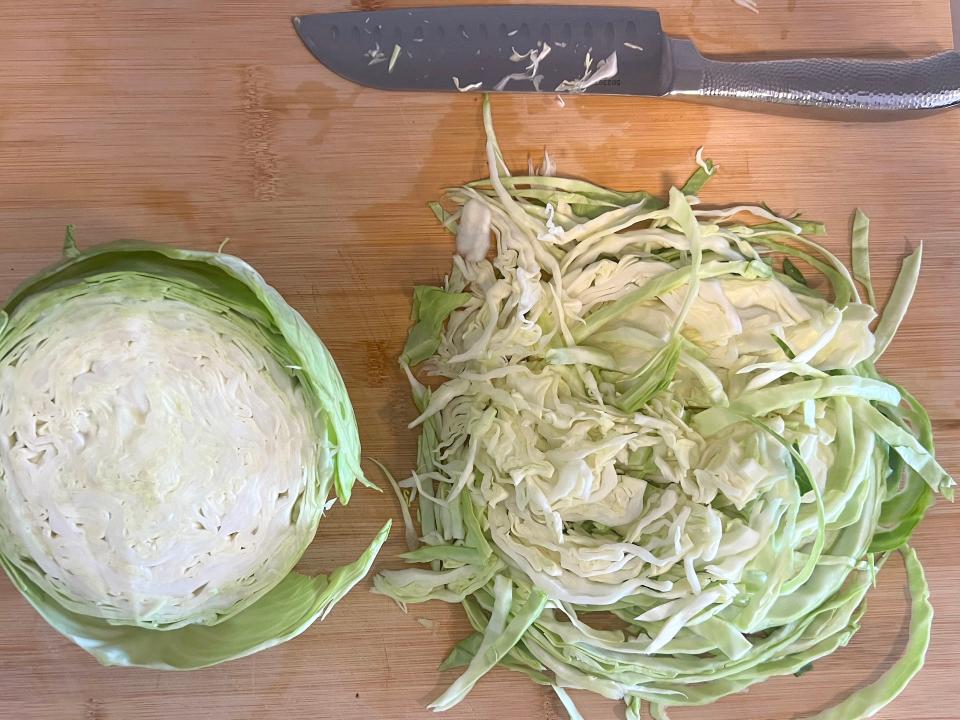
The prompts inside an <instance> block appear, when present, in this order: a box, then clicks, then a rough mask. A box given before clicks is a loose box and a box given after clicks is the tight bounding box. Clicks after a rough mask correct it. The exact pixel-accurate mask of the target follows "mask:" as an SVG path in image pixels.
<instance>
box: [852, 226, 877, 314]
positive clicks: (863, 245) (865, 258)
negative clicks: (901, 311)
mask: <svg viewBox="0 0 960 720" xmlns="http://www.w3.org/2000/svg"><path fill="white" fill-rule="evenodd" d="M869 239H870V218H868V217H867V216H866V215H864V214H863V212H862V211H861V210H860V209H859V208H857V210H856V211H855V212H854V215H853V235H852V238H851V264H852V265H853V278H854V280H856V281H857V282H858V283H860V284H861V285H863V287H864V289H865V290H866V291H867V302H869V303H870V304H871V305H873V306H874V307H876V306H877V298H876V296H875V295H874V293H873V280H872V279H871V278H870V245H869Z"/></svg>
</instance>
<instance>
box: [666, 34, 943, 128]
mask: <svg viewBox="0 0 960 720" xmlns="http://www.w3.org/2000/svg"><path fill="white" fill-rule="evenodd" d="M667 45H668V46H669V50H668V53H669V54H670V58H669V60H670V66H671V67H672V69H673V76H672V78H671V82H670V88H669V90H668V95H671V96H674V97H680V98H683V97H687V98H690V99H703V100H706V101H708V102H715V101H719V102H720V104H729V103H727V102H725V101H732V102H733V103H734V104H737V105H738V106H742V105H743V104H744V103H748V104H751V103H764V104H767V103H776V104H780V105H786V106H794V107H797V108H808V109H821V110H829V111H840V112H846V111H861V112H863V113H867V114H880V115H900V114H908V115H910V114H914V115H915V114H918V113H924V112H926V111H931V110H942V109H944V108H948V107H952V106H955V105H960V52H957V51H953V50H951V51H948V52H943V53H940V54H938V55H931V56H929V57H925V58H920V59H916V60H847V59H838V58H811V59H805V60H763V61H754V62H724V61H718V60H711V59H708V58H705V57H703V56H702V55H701V54H700V53H699V51H698V50H697V49H696V48H695V47H694V46H693V44H692V43H691V42H689V41H688V40H676V39H672V38H671V39H670V40H669V42H668V43H667ZM758 109H759V108H758Z"/></svg>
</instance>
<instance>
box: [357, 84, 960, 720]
mask: <svg viewBox="0 0 960 720" xmlns="http://www.w3.org/2000/svg"><path fill="white" fill-rule="evenodd" d="M484 124H485V128H486V132H487V143H486V155H487V160H488V165H489V167H490V173H491V174H490V177H489V178H488V179H486V180H481V181H477V182H474V183H470V184H469V185H466V186H464V187H462V188H455V189H453V190H450V191H449V196H448V199H449V200H450V202H451V206H454V205H455V206H456V208H455V209H454V210H453V211H451V212H447V211H446V210H443V209H442V208H441V207H440V206H439V205H434V206H433V209H434V211H435V213H436V214H437V217H438V219H439V220H440V222H441V223H442V224H443V225H444V226H446V227H447V228H448V229H450V230H452V231H453V232H454V233H456V234H458V236H463V237H470V238H472V240H473V241H475V242H474V243H472V244H471V247H473V245H476V246H477V248H479V250H483V249H484V245H485V242H484V241H485V240H486V236H487V235H489V236H490V238H491V239H493V240H495V241H496V256H495V257H492V259H491V258H488V257H487V256H486V255H485V254H484V253H482V252H476V253H473V252H468V251H466V250H464V249H463V248H461V249H460V252H461V253H462V254H461V255H458V256H456V257H455V259H454V263H453V268H452V270H451V272H450V274H449V276H448V277H447V278H446V280H445V282H444V286H443V288H431V289H426V288H417V289H416V291H415V298H414V314H413V321H414V322H413V328H412V329H411V333H410V339H409V340H408V344H407V348H406V350H405V353H404V356H403V358H402V359H401V362H402V364H403V367H404V369H405V371H406V372H407V375H408V379H409V380H410V384H411V387H412V388H413V394H414V400H415V403H416V406H417V408H418V410H419V412H420V415H419V417H417V418H416V420H415V421H414V422H413V423H412V426H415V427H419V428H420V429H421V435H420V439H419V445H418V453H417V468H416V471H415V472H414V473H413V474H412V475H411V477H409V478H407V479H405V480H402V481H401V482H400V483H399V486H400V488H402V489H403V490H409V491H411V492H412V491H414V490H415V491H416V493H417V495H418V503H419V510H420V513H419V519H420V531H419V534H418V535H417V533H416V532H415V531H413V530H411V531H410V535H411V537H413V536H415V535H416V536H417V538H418V542H420V545H419V547H417V549H415V550H413V551H411V552H407V553H404V555H403V557H404V559H406V560H407V561H408V562H411V563H429V565H426V564H424V565H421V566H419V567H418V566H413V567H409V568H406V569H402V570H388V571H384V572H382V573H380V574H379V575H378V576H377V577H376V578H375V580H374V586H375V590H376V591H377V592H379V593H383V594H385V595H388V596H390V597H391V598H393V599H394V600H396V601H398V602H400V603H411V602H423V601H426V600H432V599H441V600H445V601H447V602H459V603H461V604H462V605H463V607H464V610H465V612H466V615H467V618H468V619H469V622H470V624H471V626H472V627H473V629H474V632H473V633H472V634H470V635H469V636H468V637H466V638H465V639H464V640H462V641H461V642H459V643H458V644H457V645H456V647H455V648H454V649H453V651H452V652H451V653H450V655H449V656H448V657H447V659H446V660H445V661H444V663H443V664H442V666H441V669H444V670H447V669H453V668H460V669H461V672H462V673H463V674H462V675H461V676H460V678H459V679H458V680H456V681H455V682H454V683H453V685H451V687H450V688H449V689H448V690H447V691H446V692H445V693H443V694H442V695H441V697H440V698H438V699H437V700H436V701H435V702H434V703H433V704H432V705H431V707H432V708H433V709H436V710H444V709H447V708H450V707H452V706H453V705H455V704H456V703H457V702H459V701H461V700H462V699H463V697H464V696H465V695H466V694H467V693H468V692H469V691H470V689H471V688H472V687H473V686H474V684H475V683H476V682H478V681H479V680H480V678H481V677H482V676H483V675H484V674H485V673H486V672H487V671H488V670H490V668H492V667H493V666H494V665H496V664H500V665H503V666H504V667H506V668H508V669H510V670H514V671H516V672H520V673H523V674H524V675H526V676H527V677H529V678H530V679H531V680H532V681H533V682H535V683H538V684H540V685H543V686H545V687H550V688H553V690H554V692H555V693H556V694H557V697H558V698H559V699H560V702H561V703H562V704H563V706H564V707H565V708H566V709H567V712H568V713H569V715H570V717H571V718H575V719H576V718H579V717H580V715H579V713H578V711H577V709H576V707H575V706H574V703H573V700H572V698H571V697H570V696H569V695H568V693H567V691H568V690H589V691H591V692H594V693H597V694H599V695H602V696H603V697H606V698H611V699H615V700H621V701H622V702H623V703H624V704H625V706H626V714H627V718H628V719H629V720H640V718H641V717H642V713H643V711H644V709H645V708H646V709H647V710H648V711H649V713H650V714H651V715H652V717H654V718H666V717H667V712H668V709H669V708H671V707H678V706H701V705H707V704H710V703H712V702H714V701H716V700H718V699H720V698H722V697H725V696H727V695H730V694H732V693H738V692H742V691H744V690H746V689H748V688H749V687H750V686H752V685H754V684H755V683H758V682H762V681H764V680H766V679H768V678H770V677H775V676H778V675H791V674H795V675H800V674H802V673H805V672H807V671H808V670H809V669H810V668H811V667H812V665H813V663H815V662H816V661H817V660H819V659H820V658H823V657H826V656H828V655H830V654H831V653H833V652H835V651H836V650H838V649H839V648H842V647H844V646H845V645H847V643H849V641H850V639H851V638H852V637H853V635H854V633H856V632H857V630H858V629H859V627H860V621H861V618H862V616H863V614H864V612H865V611H866V603H865V597H866V595H867V593H868V591H869V590H870V588H871V587H872V586H873V584H874V583H875V580H876V574H877V572H878V571H879V570H880V568H881V567H882V566H883V563H884V561H885V559H886V558H887V556H888V554H889V553H890V551H892V550H896V549H902V548H904V547H905V544H906V543H907V542H908V541H909V539H910V536H911V533H912V532H913V530H914V528H915V527H916V526H917V524H918V523H919V522H920V520H921V519H922V517H923V515H924V513H925V512H926V511H927V510H928V509H929V507H930V506H931V505H932V503H933V502H934V499H935V497H936V496H937V495H938V494H939V495H943V496H946V497H952V490H953V484H954V483H953V480H952V479H951V478H950V477H949V475H947V473H946V472H945V471H944V469H943V468H942V467H941V466H940V465H939V464H938V463H937V461H936V459H935V456H934V447H933V432H932V427H931V423H930V419H929V417H928V415H927V413H926V412H925V411H924V409H923V407H922V406H921V405H920V403H919V402H918V401H917V400H916V399H915V398H913V396H911V395H910V394H909V392H907V391H906V390H905V389H904V388H902V387H900V386H898V385H897V384H896V383H893V382H890V381H888V380H886V379H884V378H883V377H881V376H880V375H879V374H878V373H877V371H876V368H875V367H874V365H873V360H874V359H875V358H876V357H877V356H878V355H879V353H880V352H882V351H883V349H884V348H885V347H886V345H887V343H888V342H889V340H890V338H891V337H892V335H893V332H894V331H895V330H896V327H897V325H899V321H900V319H901V318H902V316H903V313H904V312H905V309H906V304H907V302H908V301H909V297H910V295H912V291H913V287H914V285H915V282H916V277H917V269H918V265H919V253H918V254H916V256H915V258H914V256H911V258H908V260H907V262H906V263H905V268H904V271H903V272H902V273H901V278H900V280H899V281H898V283H897V288H896V289H895V291H894V294H893V298H892V299H891V301H890V303H888V307H887V310H886V311H885V313H884V315H883V318H882V319H881V321H880V324H879V326H878V328H877V332H876V333H874V332H873V331H871V327H872V325H873V322H874V320H875V319H876V311H875V309H874V304H875V303H874V302H873V293H872V287H871V285H870V280H869V263H868V262H867V261H866V258H865V255H866V252H867V249H868V248H867V243H866V233H865V229H864V230H863V231H861V225H862V223H860V224H857V225H856V232H855V233H854V244H855V245H856V248H855V252H854V255H855V261H854V270H855V272H854V274H853V275H851V273H850V271H849V270H848V269H847V268H846V267H845V266H844V265H843V263H841V262H840V260H839V259H838V258H837V257H835V256H834V255H833V254H832V253H830V252H829V251H828V250H826V249H825V248H824V247H823V246H822V245H820V244H819V243H817V242H815V241H814V240H812V239H810V236H811V235H819V234H823V232H824V229H823V226H822V225H820V224H819V223H812V222H810V221H807V220H804V219H801V218H797V217H791V218H782V217H779V216H778V215H777V214H776V213H773V212H772V211H771V210H770V209H769V208H767V207H766V206H763V205H745V206H734V207H731V208H720V209H703V208H702V207H701V205H700V203H699V200H698V198H697V197H696V194H697V193H699V192H700V191H701V190H702V189H703V183H705V182H706V181H707V179H709V177H710V176H711V175H712V169H713V168H714V166H713V164H712V163H710V162H709V161H706V162H705V163H704V166H705V167H704V166H701V167H700V168H699V169H698V170H697V172H695V173H694V175H693V176H692V177H691V179H690V181H688V183H687V184H686V185H685V186H684V188H683V189H681V190H677V189H673V190H671V191H670V193H669V196H668V197H667V198H665V199H662V198H657V197H654V196H652V195H650V194H649V193H645V192H633V193H622V192H617V191H613V190H608V189H606V188H601V187H598V186H596V185H593V184H591V183H589V182H586V181H583V180H572V179H565V178H553V177H541V176H513V177H510V176H509V174H508V173H507V172H506V166H505V164H504V162H503V155H502V154H501V152H500V149H499V147H498V145H497V142H496V137H495V135H494V133H493V127H492V119H491V114H490V106H489V102H485V104H484ZM468 204H470V210H469V212H461V209H463V208H464V207H465V206H467V205H468ZM858 217H859V216H858ZM757 220H759V222H757ZM454 223H456V225H455V224H454ZM464 224H467V225H468V227H466V228H464V227H463V226H464ZM465 246H466V244H464V247H465ZM774 253H776V254H777V255H782V256H784V257H785V258H786V260H784V262H783V264H782V265H780V267H782V268H783V272H777V271H775V270H774V268H773V262H774V259H773V258H772V257H771V255H772V254H774ZM794 261H796V262H802V263H803V264H804V267H805V268H807V267H809V268H811V269H812V271H813V272H816V273H820V274H822V276H823V277H824V278H826V281H827V283H828V286H829V287H828V288H827V290H826V292H825V293H822V292H820V291H819V290H817V289H815V288H816V287H819V286H818V284H817V282H816V281H815V280H816V279H815V278H813V277H812V273H811V276H810V277H809V278H808V277H807V276H805V275H803V274H802V273H801V272H800V271H799V268H797V266H796V264H794ZM808 282H809V283H810V284H809V285H808V284H807V283H808ZM857 282H859V283H862V284H863V285H864V287H865V288H866V295H867V298H868V299H869V300H870V303H869V304H868V303H862V302H861V301H860V296H859V294H858V291H857V285H856V283H857ZM418 363H419V367H418V371H422V372H423V373H425V374H426V375H429V376H432V377H434V378H439V379H440V380H441V383H440V384H439V385H438V386H436V387H435V389H433V390H428V389H427V388H426V387H425V386H424V385H423V384H421V383H420V381H419V380H417V378H416V377H415V376H414V375H413V373H412V372H411V371H410V368H409V367H408V365H409V366H410V367H412V366H414V365H417V364H418ZM401 497H404V496H403V495H402V494H401ZM905 552H906V561H907V568H908V576H909V584H910V590H911V593H912V595H913V610H914V612H913V619H912V621H911V640H910V642H909V644H908V648H907V653H906V656H905V659H904V660H902V661H900V662H899V663H897V664H896V665H895V666H894V668H892V669H891V671H890V672H889V673H887V674H886V675H884V677H883V678H882V679H881V681H879V682H878V683H876V684H875V685H872V686H870V688H868V689H865V690H864V691H861V692H860V693H857V694H855V695H854V696H853V697H852V698H851V699H850V700H848V701H845V702H844V703H842V704H841V705H840V706H839V709H838V710H834V711H833V712H832V714H824V715H823V716H822V718H821V720H827V719H829V720H853V718H857V717H867V716H868V715H869V714H872V713H873V712H875V711H876V710H877V709H878V708H879V707H881V706H882V705H884V704H886V703H887V702H889V701H890V700H892V699H893V698H894V697H895V696H896V694H897V693H898V692H899V691H900V690H901V689H902V688H903V686H904V685H905V684H906V682H907V680H909V678H910V677H911V676H912V675H913V674H914V673H915V672H916V671H917V670H918V669H919V666H920V665H921V664H922V661H923V654H924V652H925V649H926V642H927V641H928V639H929V618H930V616H929V607H930V606H929V603H928V600H927V591H926V583H925V582H924V579H923V574H922V571H921V570H920V566H919V563H918V561H917V560H916V557H915V555H913V553H912V551H905Z"/></svg>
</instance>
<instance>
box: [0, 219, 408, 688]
mask: <svg viewBox="0 0 960 720" xmlns="http://www.w3.org/2000/svg"><path fill="white" fill-rule="evenodd" d="M0 316H2V317H3V318H8V320H9V321H8V322H6V323H5V324H4V325H3V327H2V329H0V368H2V372H0V375H2V380H0V385H3V387H2V388H0V395H2V396H3V398H4V401H3V407H2V408H0V426H2V427H3V428H4V429H3V437H4V438H5V442H4V445H3V447H2V448H0V450H2V451H0V564H2V565H3V568H4V569H5V570H6V572H7V574H8V575H9V576H10V578H11V580H12V581H13V584H14V585H15V586H16V587H17V589H18V590H19V591H20V592H21V593H22V594H23V596H24V597H25V598H26V600H27V601H28V602H29V603H30V604H31V605H32V606H33V607H34V608H35V609H36V610H37V611H38V612H39V613H40V615H42V616H43V618H44V619H45V620H46V621H47V622H48V623H50V625H52V626H53V628H54V629H56V630H57V631H59V632H60V633H62V634H63V635H65V636H66V637H68V638H70V639H71V640H72V641H73V642H75V643H76V644H77V645H79V646H80V647H82V648H83V649H84V650H86V651H87V652H89V653H91V654H92V655H94V656H95V657H96V659H97V660H99V661H100V662H101V663H103V664H105V665H126V666H132V665H135V666H143V667H151V668H157V669H172V670H189V669H193V668H199V667H205V666H208V665H214V664H216V663H220V662H224V661H227V660H232V659H235V658H240V657H244V656H246V655H249V654H251V653H254V652H257V651H259V650H263V649H265V648H268V647H271V646H274V645H277V644H279V643H282V642H284V641H286V640H289V639H290V638H292V637H294V636H296V635H298V634H300V633H302V632H304V631H305V630H306V629H307V628H308V627H309V626H310V625H311V624H312V623H313V622H315V621H316V620H320V619H322V618H323V617H324V616H325V615H326V614H327V613H329V612H330V610H331V608H332V607H333V606H334V605H335V604H336V603H337V602H338V601H339V600H340V599H342V598H343V596H344V595H345V594H346V593H347V591H348V590H350V589H351V588H352V587H354V586H355V585H356V584H357V583H358V582H359V581H360V580H361V579H362V578H363V577H364V576H365V575H366V574H367V572H368V571H369V570H370V567H371V565H372V564H373V561H374V558H375V557H376V554H377V551H378V550H379V549H380V547H381V545H382V544H383V543H384V541H385V540H386V538H387V536H388V534H389V530H390V526H391V522H390V521H389V520H388V521H387V523H386V524H385V525H384V526H383V527H382V528H381V529H380V531H379V532H377V534H376V537H375V538H374V540H373V541H372V542H371V543H370V544H369V545H368V546H367V548H366V549H365V550H364V551H363V552H362V554H361V555H360V557H359V558H358V559H357V560H355V561H354V562H352V563H349V564H347V565H345V566H343V567H341V568H339V569H337V570H334V571H333V572H332V573H330V574H329V575H316V576H308V575H304V574H301V573H299V572H297V571H296V570H295V569H294V566H295V565H296V564H297V563H298V561H299V560H300V558H301V556H302V555H303V553H304V551H305V550H306V548H307V546H308V545H309V544H310V542H311V541H312V539H313V537H314V535H315V533H316V531H317V528H318V524H319V522H320V520H321V518H322V517H323V516H324V515H325V513H326V511H327V509H329V507H331V506H332V503H334V502H336V501H339V502H340V503H342V504H347V503H348V502H349V500H350V498H351V495H352V491H353V488H354V485H355V484H356V483H357V482H361V483H364V484H369V481H368V480H366V478H364V476H363V473H362V471H361V468H360V441H359V436H358V433H357V426H356V420H355V418H354V412H353V407H352V405H351V404H350V400H349V397H348V396H347V391H346V388H345V386H344V384H343V381H342V379H341V377H340V374H339V372H338V371H337V368H336V365H335V364H334V361H333V358H332V357H331V356H330V354H329V352H328V351H327V349H326V347H324V345H323V344H322V343H321V342H320V340H319V338H317V336H316V334H315V333H314V332H313V330H312V329H311V328H310V326H309V325H308V324H307V322H306V321H305V320H304V319H303V317H301V316H300V314H299V313H297V312H296V311H295V310H294V309H293V308H291V307H290V306H289V305H287V303H286V302H285V301H284V300H283V298H282V297H281V296H280V294H279V293H278V292H277V291H276V290H275V289H274V288H272V287H270V286H269V285H268V284H267V283H266V282H265V281H264V279H263V278H262V277H261V276H260V275H259V274H258V273H257V272H256V271H255V270H254V269H253V268H252V267H251V266H250V265H248V264H247V263H245V262H243V261H242V260H240V259H239V258H236V257H233V256H231V255H226V254H223V253H221V252H216V253H213V252H202V251H192V250H182V249H178V248H174V247H171V246H166V245H152V244H146V243H134V242H123V243H115V244H110V245H101V246H96V247H92V248H90V249H87V250H83V251H81V250H80V249H79V248H78V247H77V243H76V241H75V239H74V236H73V228H72V227H70V228H68V229H67V234H66V237H65V240H64V260H63V261H62V262H61V263H60V264H58V265H55V266H53V267H51V268H49V269H47V270H45V271H43V272H42V273H40V274H39V275H37V276H35V277H33V278H31V279H30V280H28V281H27V282H26V283H25V284H23V285H21V286H20V287H19V288H18V289H17V290H16V291H15V292H14V293H13V295H12V296H11V297H10V298H8V299H7V301H6V303H5V304H4V306H3V310H2V313H0ZM37 367H41V368H43V372H42V373H37V372H36V368H37ZM25 421H26V424H25ZM36 449H39V450H40V452H35V450H36ZM24 487H30V488H31V492H32V493H33V497H32V498H29V501H28V502H24V499H25V498H24V496H23V495H22V491H21V489H22V488H24Z"/></svg>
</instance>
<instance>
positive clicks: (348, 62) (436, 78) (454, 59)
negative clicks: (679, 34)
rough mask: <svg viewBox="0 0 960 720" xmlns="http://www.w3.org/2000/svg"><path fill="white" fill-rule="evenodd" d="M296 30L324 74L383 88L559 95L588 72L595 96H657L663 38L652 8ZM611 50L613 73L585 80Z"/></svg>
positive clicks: (423, 14)
mask: <svg viewBox="0 0 960 720" xmlns="http://www.w3.org/2000/svg"><path fill="white" fill-rule="evenodd" d="M294 26H295V27H296V30H297V33H298V34H299V35H300V38H301V39H302V40H303V42H304V44H305V45H306V46H307V47H308V48H309V49H310V51H311V52H312V53H313V54H314V56H315V57H316V58H317V59H318V60H319V61H320V62H322V63H323V64H324V65H326V66H327V67H328V68H330V69H331V70H333V71H334V72H336V73H337V74H339V75H341V76H343V77H345V78H347V79H348V80H351V81H353V82H356V83H359V84H361V85H366V86H368V87H374V88H379V89H382V90H434V91H436V90H440V91H456V90H457V88H458V85H459V87H460V88H463V87H467V86H475V85H476V86H477V87H476V88H475V89H482V90H507V91H510V92H537V91H551V92H564V91H565V90H564V89H563V88H564V87H566V86H562V84H563V83H564V82H574V83H575V82H576V81H577V80H578V79H581V78H584V74H585V73H586V74H587V78H586V80H584V82H583V83H582V84H583V85H586V87H584V88H583V89H584V90H589V91H590V92H592V93H601V94H625V95H659V94H661V93H662V90H663V88H662V83H663V78H661V77H660V69H661V63H660V56H661V54H662V44H663V32H662V30H661V28H660V15H659V13H657V12H655V11H652V10H635V9H631V8H602V9H600V11H598V9H597V8H593V7H576V6H574V7H566V8H563V9H562V11H561V9H560V8H558V7H554V6H540V5H508V6H485V7H484V6H462V5H459V6H449V7H439V8H419V9H408V10H377V11H373V12H344V13H328V14H321V15H304V16H301V17H296V18H294ZM395 47H399V48H400V50H399V51H398V56H397V58H396V59H395V60H394V62H393V67H392V68H391V67H390V59H391V58H392V56H393V53H394V48H395ZM618 50H619V51H620V52H617V51H618ZM613 54H615V56H616V62H617V70H618V72H617V73H616V75H614V76H612V77H609V78H603V77H600V78H599V79H595V80H594V82H590V83H589V84H587V80H589V79H590V78H589V75H590V74H591V73H595V72H596V71H597V70H598V69H599V70H601V75H602V74H603V72H602V70H603V68H602V67H600V66H601V64H605V63H606V61H607V58H609V57H611V55H613ZM611 69H612V68H610V67H608V68H607V71H608V72H609V71H610V70H611ZM524 76H527V77H524ZM454 77H456V78H457V81H456V82H455V81H454V80H453V78H454ZM478 83H479V85H477V84H478Z"/></svg>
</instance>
